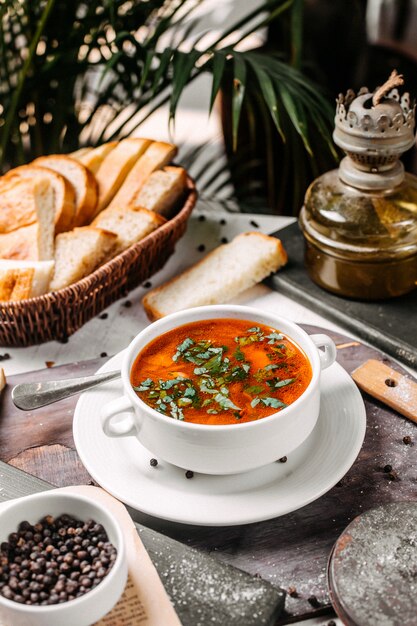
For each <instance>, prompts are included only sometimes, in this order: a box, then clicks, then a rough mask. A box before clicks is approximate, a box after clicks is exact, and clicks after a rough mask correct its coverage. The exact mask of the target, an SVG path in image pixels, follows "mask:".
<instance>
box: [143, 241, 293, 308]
mask: <svg viewBox="0 0 417 626" xmlns="http://www.w3.org/2000/svg"><path fill="white" fill-rule="evenodd" d="M286 262H287V254H286V252H285V250H284V248H283V246H282V243H281V242H280V240H279V239H276V238H275V237H268V236H267V235H263V234H261V233H256V232H248V233H243V234H242V235H238V236H237V237H235V238H234V239H233V240H232V241H231V242H230V243H228V244H225V245H223V246H219V247H218V248H216V249H215V250H213V251H212V252H210V253H209V254H208V255H207V256H206V257H205V258H204V259H203V260H202V261H200V262H199V263H197V264H196V265H193V266H192V267H191V268H190V269H188V270H186V271H185V272H183V273H182V274H180V275H179V276H177V277H176V278H174V279H173V280H171V281H168V282H167V283H165V284H164V285H162V286H161V287H157V288H156V289H153V290H152V291H149V292H148V294H147V295H146V296H145V297H144V298H143V306H144V308H145V311H146V314H147V316H148V317H149V319H151V320H156V319H159V318H160V317H164V315H168V314H169V313H174V312H175V311H180V310H182V309H187V308H191V307H196V306H203V305H207V304H221V303H223V302H227V301H228V300H230V299H231V298H234V297H235V296H236V295H238V294H239V293H241V292H242V291H244V290H245V289H248V288H249V287H252V286H253V285H255V284H256V283H258V282H260V281H261V280H263V279H264V278H266V277H267V276H268V275H269V274H271V273H272V272H276V271H277V270H278V269H279V268H280V267H281V266H282V265H285V263H286Z"/></svg>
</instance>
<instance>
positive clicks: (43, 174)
mask: <svg viewBox="0 0 417 626" xmlns="http://www.w3.org/2000/svg"><path fill="white" fill-rule="evenodd" d="M13 177H19V178H27V179H29V180H34V179H39V178H46V179H47V180H49V182H50V184H51V187H52V190H53V194H54V207H55V234H58V233H62V232H64V231H65V230H69V229H70V228H72V225H73V222H74V217H75V191H74V187H73V186H72V185H71V183H70V182H69V181H68V180H67V179H66V178H64V177H63V176H61V174H58V173H57V172H55V171H53V170H51V169H48V168H47V167H41V166H39V165H21V166H20V167H15V168H14V169H12V170H10V171H9V172H7V174H6V176H5V177H4V178H5V179H11V178H13Z"/></svg>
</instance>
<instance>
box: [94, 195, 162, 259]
mask: <svg viewBox="0 0 417 626" xmlns="http://www.w3.org/2000/svg"><path fill="white" fill-rule="evenodd" d="M165 222H166V220H165V218H163V217H162V216H161V215H158V214H157V213H154V212H153V211H148V210H147V209H143V208H139V207H136V208H130V207H128V208H120V207H113V208H110V207H109V208H108V209H105V210H104V211H102V212H101V213H99V214H98V215H97V217H96V219H95V220H94V221H93V222H92V224H91V225H92V226H94V227H95V228H104V229H105V230H110V231H111V232H113V233H116V235H117V244H116V254H118V253H119V252H122V251H123V250H126V248H129V246H131V245H133V244H134V243H137V242H138V241H140V240H141V239H143V238H144V237H146V235H149V233H151V232H152V231H154V230H156V229H157V228H158V226H160V225H161V224H164V223H165Z"/></svg>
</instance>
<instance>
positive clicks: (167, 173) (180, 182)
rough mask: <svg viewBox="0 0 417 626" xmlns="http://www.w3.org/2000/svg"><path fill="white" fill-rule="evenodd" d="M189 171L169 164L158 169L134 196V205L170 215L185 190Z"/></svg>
mask: <svg viewBox="0 0 417 626" xmlns="http://www.w3.org/2000/svg"><path fill="white" fill-rule="evenodd" d="M186 183H187V172H186V171H185V170H184V169H183V168H182V167H172V166H169V165H168V166H167V167H164V169H162V170H156V171H155V172H153V173H152V174H151V175H150V176H149V178H148V179H147V180H146V181H145V183H144V185H143V186H142V188H141V189H139V191H138V192H137V193H136V194H135V195H134V196H133V198H132V200H131V205H132V206H142V207H145V209H149V210H150V211H155V213H159V214H160V215H164V216H165V217H169V215H170V213H171V211H172V209H173V208H174V207H175V205H176V204H177V203H178V200H179V199H180V198H181V196H182V195H183V193H184V191H185V187H186Z"/></svg>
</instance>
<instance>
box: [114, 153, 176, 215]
mask: <svg viewBox="0 0 417 626" xmlns="http://www.w3.org/2000/svg"><path fill="white" fill-rule="evenodd" d="M110 154H111V153H110ZM176 154H177V148H176V146H174V145H172V144H170V143H164V142H163V141H154V142H153V143H152V144H151V145H150V146H149V148H148V149H147V150H146V152H145V154H144V155H143V156H141V158H140V159H138V160H137V161H136V163H135V165H134V166H133V167H132V169H131V170H130V172H129V174H128V175H127V176H126V179H125V181H124V183H123V185H122V186H121V187H120V190H119V191H118V192H117V194H116V195H115V196H114V198H113V200H112V201H111V204H110V206H112V207H113V206H127V205H129V204H131V202H132V200H133V198H134V197H135V196H136V195H137V194H138V192H139V191H140V190H141V189H142V187H143V185H144V183H145V181H146V180H147V178H148V177H149V176H150V175H151V174H152V172H153V171H155V170H159V169H160V168H161V167H164V166H165V165H168V163H170V162H171V161H172V159H173V158H174V156H175V155H176Z"/></svg>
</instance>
